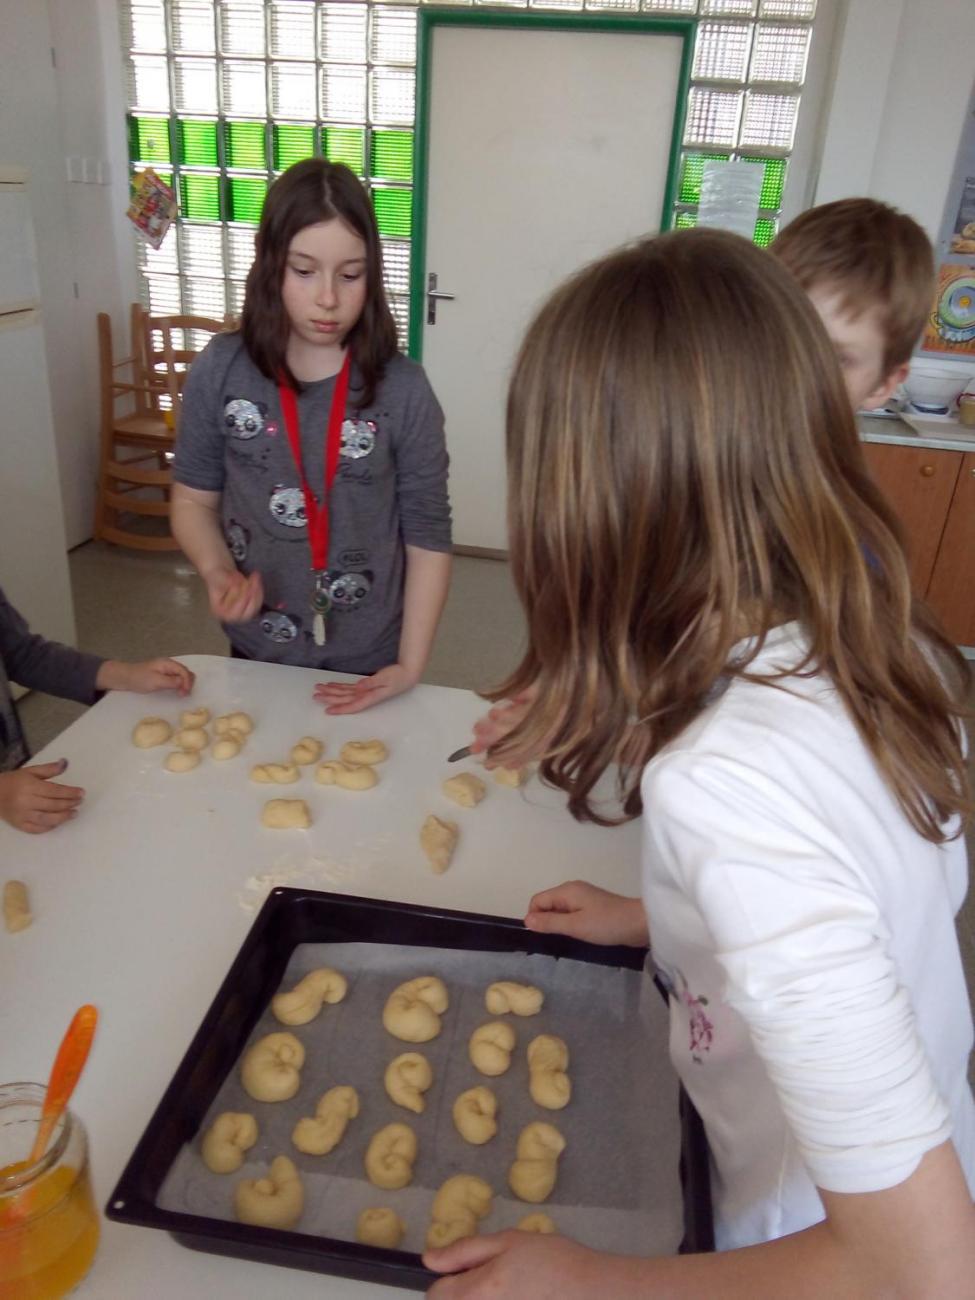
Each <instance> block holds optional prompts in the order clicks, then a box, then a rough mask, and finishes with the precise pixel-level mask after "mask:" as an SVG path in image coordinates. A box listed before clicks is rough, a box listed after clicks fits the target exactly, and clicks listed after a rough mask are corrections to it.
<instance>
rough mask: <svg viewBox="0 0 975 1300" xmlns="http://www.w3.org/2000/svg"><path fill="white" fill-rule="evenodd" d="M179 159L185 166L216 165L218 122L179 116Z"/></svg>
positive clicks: (177, 127)
mask: <svg viewBox="0 0 975 1300" xmlns="http://www.w3.org/2000/svg"><path fill="white" fill-rule="evenodd" d="M176 132H177V136H178V139H179V160H180V162H181V163H182V164H183V166H184V167H216V166H218V163H217V124H216V122H192V121H190V120H188V119H186V118H179V119H178V121H177V123H176Z"/></svg>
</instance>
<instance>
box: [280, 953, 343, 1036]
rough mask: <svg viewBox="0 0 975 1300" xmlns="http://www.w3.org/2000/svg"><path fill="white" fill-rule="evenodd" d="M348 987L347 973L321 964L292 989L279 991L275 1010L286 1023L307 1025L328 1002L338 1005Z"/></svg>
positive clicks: (284, 1023)
mask: <svg viewBox="0 0 975 1300" xmlns="http://www.w3.org/2000/svg"><path fill="white" fill-rule="evenodd" d="M348 988H349V982H348V980H347V979H346V978H345V976H344V975H341V974H339V972H338V971H337V970H332V969H331V967H330V966H320V967H319V968H318V970H313V971H309V972H308V974H307V975H306V976H304V978H303V979H300V980H299V981H298V983H297V984H296V985H295V986H294V988H293V989H292V990H291V991H290V992H289V993H278V994H276V995H275V996H274V997H273V998H272V999H271V1010H272V1011H273V1012H274V1015H275V1016H276V1018H277V1019H278V1020H280V1021H281V1023H282V1025H307V1024H308V1023H309V1021H311V1020H314V1019H315V1017H316V1016H317V1015H318V1013H319V1012H320V1011H321V1009H322V1007H323V1006H324V1005H325V1003H328V1005H329V1006H334V1005H335V1003H337V1002H341V1001H342V999H343V998H344V997H345V995H346V993H347V992H348Z"/></svg>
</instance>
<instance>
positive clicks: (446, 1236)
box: [427, 1174, 494, 1250]
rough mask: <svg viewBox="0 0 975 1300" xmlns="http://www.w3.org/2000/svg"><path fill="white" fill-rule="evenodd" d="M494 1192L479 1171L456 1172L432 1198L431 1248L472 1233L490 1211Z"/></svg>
mask: <svg viewBox="0 0 975 1300" xmlns="http://www.w3.org/2000/svg"><path fill="white" fill-rule="evenodd" d="M493 1204H494V1193H493V1192H492V1191H491V1187H490V1185H489V1184H488V1183H486V1182H485V1181H484V1179H483V1178H478V1177H477V1175H476V1174H454V1176H453V1178H448V1179H447V1181H446V1182H445V1183H444V1184H443V1186H442V1187H441V1188H440V1190H439V1191H438V1192H437V1194H436V1196H435V1197H434V1198H433V1206H432V1207H431V1211H430V1216H431V1219H432V1222H431V1224H430V1230H429V1231H428V1233H427V1247H428V1248H429V1249H431V1250H433V1249H436V1248H438V1247H441V1246H449V1245H450V1244H451V1242H453V1241H459V1240H460V1238H461V1237H473V1236H474V1234H475V1233H476V1232H477V1225H478V1223H479V1221H480V1220H481V1219H483V1218H485V1217H486V1216H487V1215H489V1214H490V1213H491V1209H492V1207H493Z"/></svg>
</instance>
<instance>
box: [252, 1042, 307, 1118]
mask: <svg viewBox="0 0 975 1300" xmlns="http://www.w3.org/2000/svg"><path fill="white" fill-rule="evenodd" d="M304 1063H305V1049H304V1047H303V1046H302V1045H301V1040H300V1039H298V1038H296V1037H295V1036H294V1034H289V1033H287V1032H286V1031H282V1032H280V1033H276V1034H266V1035H265V1036H264V1037H263V1038H260V1039H258V1041H257V1042H256V1043H255V1044H254V1045H253V1047H249V1048H248V1049H247V1051H246V1052H245V1053H244V1059H243V1061H242V1062H241V1065H240V1078H241V1082H242V1083H243V1085H244V1091H245V1092H246V1093H247V1095H248V1096H249V1097H253V1098H254V1100H255V1101H288V1100H289V1099H290V1098H291V1097H293V1096H294V1095H295V1093H296V1092H297V1091H298V1088H299V1085H300V1084H301V1067H302V1066H303V1065H304Z"/></svg>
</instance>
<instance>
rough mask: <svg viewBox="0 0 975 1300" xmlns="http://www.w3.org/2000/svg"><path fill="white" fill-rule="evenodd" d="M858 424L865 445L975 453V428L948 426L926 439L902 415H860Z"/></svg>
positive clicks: (952, 424)
mask: <svg viewBox="0 0 975 1300" xmlns="http://www.w3.org/2000/svg"><path fill="white" fill-rule="evenodd" d="M857 425H858V427H859V429H860V437H861V438H862V439H863V441H864V442H887V443H893V444H894V445H896V446H900V447H928V448H930V449H931V450H932V451H975V429H965V427H964V426H962V425H959V424H957V423H947V422H946V423H945V426H944V434H943V435H942V434H941V433H937V434H935V435H934V436H928V435H925V436H924V437H922V436H921V435H920V434H919V433H918V432H917V430H916V429H913V428H912V427H911V426H910V425H909V424H908V423H907V422H906V421H905V420H902V419H901V418H900V417H899V416H898V417H895V418H893V419H890V418H888V417H887V416H876V415H858V416H857Z"/></svg>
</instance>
